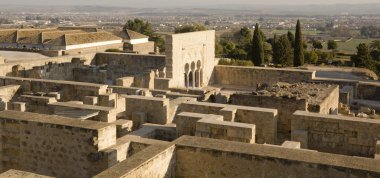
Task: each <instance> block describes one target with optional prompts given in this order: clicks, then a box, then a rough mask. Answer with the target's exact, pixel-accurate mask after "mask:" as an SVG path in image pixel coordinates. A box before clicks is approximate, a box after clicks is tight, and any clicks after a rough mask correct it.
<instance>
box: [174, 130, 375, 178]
mask: <svg viewBox="0 0 380 178" xmlns="http://www.w3.org/2000/svg"><path fill="white" fill-rule="evenodd" d="M264 150H265V151H264ZM175 176H176V177H343V178H361V177H368V178H375V177H379V176H380V162H379V161H376V160H374V159H367V158H359V157H350V156H342V155H334V154H327V153H320V152H315V151H309V150H300V149H290V148H284V147H279V146H271V145H258V144H246V143H238V142H230V141H223V140H214V139H206V138H199V137H187V136H184V137H182V138H180V139H178V140H177V141H176V169H175Z"/></svg>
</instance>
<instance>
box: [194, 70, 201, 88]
mask: <svg viewBox="0 0 380 178" xmlns="http://www.w3.org/2000/svg"><path fill="white" fill-rule="evenodd" d="M195 87H197V88H199V87H201V73H200V70H199V69H198V70H196V71H195Z"/></svg>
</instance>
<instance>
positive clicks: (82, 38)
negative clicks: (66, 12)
mask: <svg viewBox="0 0 380 178" xmlns="http://www.w3.org/2000/svg"><path fill="white" fill-rule="evenodd" d="M113 40H121V38H119V37H117V36H114V35H112V34H110V33H108V32H105V31H98V32H85V31H83V30H81V29H79V28H75V29H74V28H73V29H72V30H69V29H66V30H59V29H21V30H17V29H9V30H0V43H18V44H34V45H39V44H41V45H42V44H47V45H51V46H65V45H76V44H85V43H95V42H102V41H113Z"/></svg>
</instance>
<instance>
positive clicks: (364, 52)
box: [351, 43, 372, 68]
mask: <svg viewBox="0 0 380 178" xmlns="http://www.w3.org/2000/svg"><path fill="white" fill-rule="evenodd" d="M356 49H357V53H356V55H354V56H352V57H351V61H352V62H353V63H355V66H357V67H366V68H370V67H371V66H368V64H369V63H371V60H372V59H371V55H370V52H369V47H368V46H367V45H366V44H365V43H361V44H359V46H358V47H356Z"/></svg>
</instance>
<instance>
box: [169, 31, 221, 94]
mask: <svg viewBox="0 0 380 178" xmlns="http://www.w3.org/2000/svg"><path fill="white" fill-rule="evenodd" d="M165 54H166V75H167V76H166V77H167V78H170V79H171V81H170V87H171V88H184V87H199V86H203V87H204V86H207V85H208V84H209V83H212V82H213V77H212V75H213V70H214V66H215V64H216V62H217V60H216V59H215V31H201V32H191V33H182V34H174V35H168V36H167V37H166V46H165ZM197 85H198V86H197Z"/></svg>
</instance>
